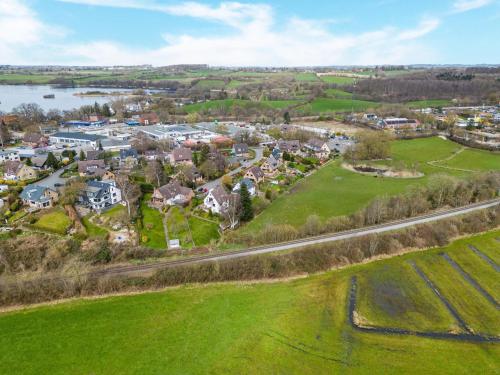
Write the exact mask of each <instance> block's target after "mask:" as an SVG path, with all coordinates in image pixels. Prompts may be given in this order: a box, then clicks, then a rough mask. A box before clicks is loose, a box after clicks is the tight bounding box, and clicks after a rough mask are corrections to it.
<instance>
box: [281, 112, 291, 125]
mask: <svg viewBox="0 0 500 375" xmlns="http://www.w3.org/2000/svg"><path fill="white" fill-rule="evenodd" d="M283 120H284V122H285V124H289V123H290V122H291V121H292V119H291V118H290V113H289V112H288V111H286V112H285V113H284V114H283Z"/></svg>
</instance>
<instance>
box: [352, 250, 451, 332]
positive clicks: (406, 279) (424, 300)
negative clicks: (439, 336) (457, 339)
mask: <svg viewBox="0 0 500 375" xmlns="http://www.w3.org/2000/svg"><path fill="white" fill-rule="evenodd" d="M358 286H359V292H358V308H357V311H358V313H359V314H360V316H361V317H362V320H363V321H364V322H365V323H367V324H368V325H372V326H373V325H374V326H377V327H391V328H400V329H408V330H416V331H424V332H426V331H427V332H428V331H433V332H448V331H451V330H456V329H457V324H456V322H455V321H454V319H453V317H452V316H451V315H450V314H449V312H448V311H447V310H446V308H445V307H444V305H443V304H442V303H440V301H439V300H438V299H437V298H436V297H435V296H434V294H433V292H432V291H431V290H430V289H429V288H428V287H427V285H426V284H425V282H424V281H423V280H422V279H421V278H420V277H419V276H418V275H417V273H416V272H415V271H413V269H412V268H411V266H410V265H409V264H407V263H405V262H401V261H400V260H399V259H391V260H390V261H387V262H386V263H385V264H384V266H381V267H377V268H368V269H367V271H366V272H360V274H359V275H358Z"/></svg>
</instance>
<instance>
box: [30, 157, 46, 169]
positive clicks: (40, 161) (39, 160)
mask: <svg viewBox="0 0 500 375" xmlns="http://www.w3.org/2000/svg"><path fill="white" fill-rule="evenodd" d="M48 156H49V155H48V154H38V155H35V156H33V157H32V158H31V165H32V166H33V167H35V168H38V169H47V168H48V167H47V159H48Z"/></svg>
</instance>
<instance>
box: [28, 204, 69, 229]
mask: <svg viewBox="0 0 500 375" xmlns="http://www.w3.org/2000/svg"><path fill="white" fill-rule="evenodd" d="M70 226H71V220H70V219H69V217H68V215H66V212H65V211H64V210H63V209H62V208H56V209H52V210H51V211H49V212H47V213H44V214H43V215H42V216H41V217H40V218H39V219H38V220H37V222H36V223H35V224H33V227H34V228H36V229H40V230H44V231H48V232H53V233H57V234H66V232H67V231H68V229H69V227H70Z"/></svg>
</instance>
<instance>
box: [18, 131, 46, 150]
mask: <svg viewBox="0 0 500 375" xmlns="http://www.w3.org/2000/svg"><path fill="white" fill-rule="evenodd" d="M23 143H24V144H25V145H27V146H29V147H33V148H37V147H46V146H47V145H48V144H49V140H48V138H47V137H45V136H44V135H42V134H40V133H25V134H24V136H23Z"/></svg>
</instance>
